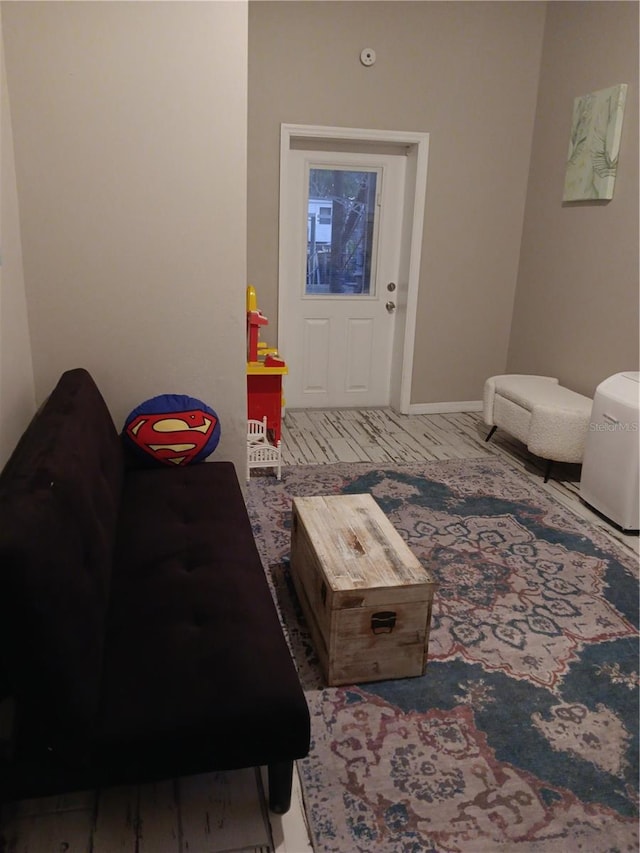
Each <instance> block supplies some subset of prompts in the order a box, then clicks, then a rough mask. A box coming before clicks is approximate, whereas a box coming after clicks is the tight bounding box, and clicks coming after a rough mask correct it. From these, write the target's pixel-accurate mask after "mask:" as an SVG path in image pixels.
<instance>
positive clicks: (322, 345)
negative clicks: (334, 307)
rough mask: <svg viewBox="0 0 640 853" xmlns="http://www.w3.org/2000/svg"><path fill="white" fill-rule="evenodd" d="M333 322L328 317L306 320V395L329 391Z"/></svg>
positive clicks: (303, 370)
mask: <svg viewBox="0 0 640 853" xmlns="http://www.w3.org/2000/svg"><path fill="white" fill-rule="evenodd" d="M330 337H331V324H330V321H329V319H328V318H327V317H325V318H322V317H317V318H307V319H305V321H304V336H303V340H304V355H303V359H302V377H301V382H302V391H303V393H304V394H305V395H309V394H322V395H326V394H328V393H329V340H330Z"/></svg>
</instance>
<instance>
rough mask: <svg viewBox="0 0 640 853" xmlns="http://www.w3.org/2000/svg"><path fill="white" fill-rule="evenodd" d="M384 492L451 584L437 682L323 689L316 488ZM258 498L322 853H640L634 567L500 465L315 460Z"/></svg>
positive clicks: (433, 645) (443, 592)
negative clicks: (305, 533)
mask: <svg viewBox="0 0 640 853" xmlns="http://www.w3.org/2000/svg"><path fill="white" fill-rule="evenodd" d="M365 492H368V493H371V494H372V495H373V496H374V498H375V499H376V500H377V501H378V503H379V505H380V506H381V507H382V509H383V510H384V512H385V513H386V514H387V515H388V517H389V518H390V519H391V521H392V522H393V524H394V525H395V526H396V528H397V529H398V531H399V532H400V533H401V534H402V536H403V537H404V538H405V539H406V541H407V542H408V544H409V545H410V547H411V548H412V550H413V551H414V553H415V554H416V555H417V556H418V558H419V559H420V560H421V561H422V562H423V564H424V565H425V566H427V567H428V568H429V569H430V570H431V571H432V572H433V573H434V574H435V576H436V577H437V580H438V582H439V584H440V586H439V589H438V591H437V593H436V597H435V603H434V611H433V621H432V632H431V640H430V645H429V663H428V666H427V671H426V674H425V675H424V676H422V677H418V678H406V679H399V680H394V681H384V682H377V683H369V684H358V685H353V686H347V687H336V688H324V687H323V683H322V679H321V675H320V672H319V670H318V666H317V659H316V657H315V654H314V651H313V647H312V644H311V642H310V639H309V635H308V632H307V628H306V625H305V623H304V619H303V617H302V615H301V613H300V611H299V608H298V604H297V601H296V598H295V593H294V591H293V587H292V584H291V579H290V575H289V568H288V556H289V545H290V522H291V515H290V508H291V499H292V497H295V496H299V495H319V494H340V493H356V494H357V493H365ZM248 505H249V510H250V514H251V517H252V522H253V524H254V530H255V534H256V539H257V542H258V547H259V549H260V551H261V556H262V558H263V561H264V565H265V566H266V567H268V570H269V571H268V574H269V577H270V582H271V584H272V589H273V592H274V595H275V597H276V600H277V603H278V606H279V609H280V613H281V618H282V621H283V626H284V628H285V632H286V634H287V637H288V640H289V643H290V646H291V649H292V652H293V654H294V657H295V659H296V662H297V665H298V668H299V672H300V677H301V680H302V682H303V686H304V688H305V691H306V695H307V699H308V702H309V707H310V709H311V714H312V746H311V752H310V754H309V756H308V758H307V759H305V760H304V761H301V762H299V764H298V769H299V772H300V776H301V781H302V786H303V792H304V798H305V804H306V809H307V816H308V820H309V824H310V828H311V833H312V840H313V844H314V849H315V850H316V853H356V851H367V853H372V851H379V853H427V851H438V853H449V851H451V853H454V851H455V853H459V851H460V853H512V851H513V853H520V852H521V853H525V851H526V853H533V851H536V853H541V852H542V851H544V852H545V853H547V851H549V853H550V851H554V853H555V851H558V853H560V851H562V853H566V852H567V851H585V853H605V851H610V852H611V853H613V851H616V853H622V851H633V853H636V851H637V850H638V668H639V667H638V572H637V560H635V559H634V557H633V556H630V555H628V554H627V553H626V552H625V551H624V550H623V549H622V548H617V547H616V546H614V545H612V544H611V542H610V541H609V539H608V538H607V537H605V536H604V535H603V534H601V533H599V532H598V531H597V530H596V528H594V527H592V526H591V525H589V524H588V522H586V521H583V520H582V519H580V518H579V517H578V516H576V515H574V514H573V513H571V512H570V511H568V510H566V509H564V508H563V507H562V506H561V505H560V504H558V503H557V502H555V501H554V500H552V499H551V498H549V497H547V495H546V494H544V493H543V492H542V491H541V490H540V488H539V486H538V485H537V484H536V483H535V482H529V481H528V480H527V479H525V478H523V477H522V476H521V475H519V474H517V473H516V472H514V471H513V470H511V469H510V468H509V467H508V466H507V465H505V464H503V463H501V462H499V461H494V460H490V461H486V460H471V461H464V462H458V461H454V462H435V463H427V464H422V465H410V466H390V467H385V468H381V469H376V468H373V467H372V466H370V465H362V464H337V465H321V466H308V467H307V466H298V467H294V468H289V469H285V470H284V472H283V479H282V481H281V482H278V481H277V480H276V479H275V478H273V477H259V478H254V479H253V480H252V481H251V484H250V486H249V495H248Z"/></svg>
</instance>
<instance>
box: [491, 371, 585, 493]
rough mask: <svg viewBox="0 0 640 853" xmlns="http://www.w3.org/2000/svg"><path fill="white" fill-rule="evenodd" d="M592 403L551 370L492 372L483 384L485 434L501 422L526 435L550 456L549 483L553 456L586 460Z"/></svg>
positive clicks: (523, 437)
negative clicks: (548, 372) (546, 372)
mask: <svg viewBox="0 0 640 853" xmlns="http://www.w3.org/2000/svg"><path fill="white" fill-rule="evenodd" d="M592 403H593V401H592V400H591V399H590V398H589V397H585V396H583V395H582V394H577V393H576V392H575V391H570V390H569V389H568V388H564V387H563V386H562V385H560V384H559V382H558V380H557V379H556V378H555V377H553V376H529V375H526V374H514V373H512V374H506V375H503V376H492V377H491V378H489V379H487V381H486V382H485V385H484V398H483V418H484V421H485V423H486V424H488V425H489V426H490V427H491V431H490V432H489V435H488V436H487V438H486V440H487V441H489V439H490V438H491V436H492V435H493V433H494V432H495V431H496V429H497V428H498V427H501V428H502V429H505V430H506V431H507V432H508V433H510V434H511V435H513V436H514V437H515V438H517V439H519V440H520V441H522V442H523V443H524V444H526V445H527V447H528V448H529V450H530V451H531V452H532V453H535V455H536V456H541V457H542V458H543V459H546V460H547V461H548V465H547V470H546V473H545V478H544V481H545V483H546V482H547V480H548V479H549V474H550V473H551V465H552V463H553V462H582V456H583V453H584V447H585V441H586V438H587V433H588V431H589V420H590V417H591V406H592Z"/></svg>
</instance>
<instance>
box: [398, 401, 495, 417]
mask: <svg viewBox="0 0 640 853" xmlns="http://www.w3.org/2000/svg"><path fill="white" fill-rule="evenodd" d="M481 411H482V400H460V401H457V400H454V401H453V402H450V403H411V404H410V405H409V414H410V415H446V414H448V413H450V412H481Z"/></svg>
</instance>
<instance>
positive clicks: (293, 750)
mask: <svg viewBox="0 0 640 853" xmlns="http://www.w3.org/2000/svg"><path fill="white" fill-rule="evenodd" d="M122 509H123V512H122V516H121V527H120V535H119V539H118V549H117V554H116V561H115V568H114V578H113V596H112V600H113V609H112V610H111V612H110V614H109V634H108V654H107V658H106V661H105V663H106V669H105V684H104V692H105V705H104V708H103V717H102V725H101V730H100V738H101V744H100V745H99V747H100V748H101V749H102V753H103V758H104V759H106V760H109V759H110V760H113V761H116V762H118V763H119V764H120V775H122V765H123V764H126V763H128V764H130V765H131V766H132V770H131V776H132V778H144V777H145V775H148V776H150V777H151V776H154V775H157V773H158V772H159V771H163V772H165V773H171V772H172V769H173V768H178V767H179V768H180V772H181V773H184V772H186V770H185V767H187V766H188V767H189V768H190V770H191V771H192V772H201V771H202V770H204V769H207V768H209V767H211V766H215V767H217V768H219V769H224V768H225V767H242V766H248V765H253V764H268V763H269V762H271V761H276V760H277V761H282V760H286V759H287V758H291V759H293V758H297V757H300V756H301V755H303V754H305V753H306V750H307V748H308V742H309V741H308V739H309V717H308V710H307V706H306V702H305V699H304V694H303V693H302V689H301V687H300V684H299V681H298V678H297V674H296V671H295V667H294V665H293V662H292V659H291V655H290V653H289V650H288V647H287V644H286V641H285V639H284V635H283V633H282V629H281V626H280V622H279V619H278V615H277V612H276V609H275V606H274V603H273V599H272V597H271V593H270V590H269V587H268V584H267V580H266V577H265V574H264V570H263V568H262V563H261V561H260V557H259V555H258V552H257V549H256V545H255V541H254V538H253V534H252V530H251V526H250V522H249V518H248V516H247V512H246V509H245V505H244V500H243V497H242V492H241V490H240V487H239V484H238V480H237V477H236V474H235V470H234V467H233V465H232V464H231V463H229V462H211V463H204V464H202V465H196V466H191V467H184V468H183V467H178V468H175V469H170V470H167V469H163V470H143V471H133V472H129V473H128V474H127V477H126V480H125V488H124V495H123V504H122ZM266 661H268V666H265V662H266ZM212 761H213V764H212Z"/></svg>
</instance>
